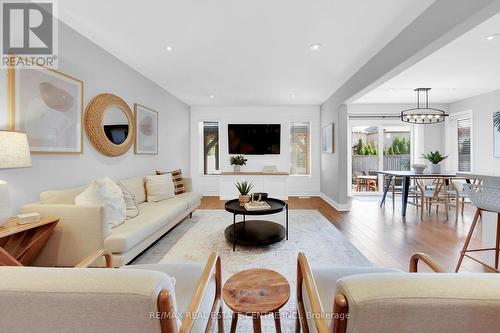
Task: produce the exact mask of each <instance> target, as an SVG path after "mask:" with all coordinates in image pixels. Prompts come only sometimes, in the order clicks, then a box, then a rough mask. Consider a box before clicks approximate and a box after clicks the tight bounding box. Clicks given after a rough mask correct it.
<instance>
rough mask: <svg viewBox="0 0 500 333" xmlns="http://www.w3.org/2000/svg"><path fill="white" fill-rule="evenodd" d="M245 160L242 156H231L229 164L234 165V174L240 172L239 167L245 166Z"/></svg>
mask: <svg viewBox="0 0 500 333" xmlns="http://www.w3.org/2000/svg"><path fill="white" fill-rule="evenodd" d="M247 161H248V160H247V159H246V158H245V157H243V155H238V156H231V157H230V158H229V163H230V164H231V165H234V172H240V169H241V166H242V165H246V164H247Z"/></svg>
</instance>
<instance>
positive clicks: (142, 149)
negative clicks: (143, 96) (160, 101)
mask: <svg viewBox="0 0 500 333" xmlns="http://www.w3.org/2000/svg"><path fill="white" fill-rule="evenodd" d="M141 112H143V113H146V114H147V113H149V114H150V115H152V116H153V117H151V118H148V121H151V123H147V124H145V123H143V121H144V120H145V119H144V118H143V117H142V115H141ZM134 118H135V144H134V154H136V155H158V141H159V140H158V124H159V122H158V120H159V114H158V111H155V110H153V109H151V108H148V107H146V106H144V105H141V104H138V103H134ZM145 127H146V128H145ZM145 130H146V133H141V131H143V132H144V131H145ZM149 132H151V133H150V134H149V135H147V133H149ZM145 139H150V140H151V139H153V140H154V142H153V148H152V149H147V148H148V147H147V145H146V144H144V143H142V142H141V140H145Z"/></svg>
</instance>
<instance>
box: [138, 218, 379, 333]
mask: <svg viewBox="0 0 500 333" xmlns="http://www.w3.org/2000/svg"><path fill="white" fill-rule="evenodd" d="M232 219H233V217H232V215H231V214H230V213H228V212H226V211H223V210H198V211H196V212H195V213H194V214H193V218H192V219H190V220H186V221H185V222H183V223H182V224H180V225H179V226H178V227H176V228H175V229H174V230H172V231H171V232H170V233H169V234H167V235H166V236H165V237H164V238H163V239H161V240H160V241H159V242H158V243H157V244H156V245H155V246H154V247H152V248H151V249H150V250H149V251H147V252H146V253H145V254H144V255H143V256H141V257H140V258H138V259H137V260H136V261H135V262H134V264H135V263H141V264H142V263H158V262H160V263H161V262H196V263H204V262H205V261H206V259H207V257H208V255H209V254H210V252H211V251H218V252H219V254H220V256H221V261H222V269H223V272H222V275H223V280H224V281H226V280H227V279H228V278H229V277H230V276H231V275H233V274H234V273H237V272H239V271H242V270H245V269H250V268H267V269H272V270H275V271H277V272H279V273H281V274H283V276H285V277H286V278H287V279H288V281H289V282H290V288H291V298H290V301H289V302H288V304H287V305H285V307H284V308H283V309H282V311H281V315H282V331H283V332H294V330H295V321H294V316H295V314H294V312H295V309H296V308H295V296H294V293H295V288H296V287H295V280H296V269H297V268H296V260H297V254H298V253H299V252H301V251H302V252H304V253H305V254H306V255H307V257H308V259H309V262H310V264H311V266H313V267H314V266H332V265H338V266H369V265H371V264H370V262H369V261H368V259H366V258H365V257H364V256H363V255H362V254H361V253H360V252H359V251H358V250H357V249H356V248H355V247H354V246H353V245H352V244H351V243H350V242H349V241H348V240H347V239H346V238H345V236H344V235H343V234H342V233H341V232H340V231H339V230H337V228H335V226H334V225H333V224H332V223H330V222H329V221H328V220H327V219H326V218H325V217H324V216H323V215H322V214H321V213H320V212H318V211H315V210H291V211H290V224H289V240H288V241H282V242H280V243H277V244H274V245H270V246H266V247H243V246H237V247H236V251H234V252H233V250H232V244H231V243H230V242H228V241H227V240H226V239H225V237H224V229H225V228H226V227H227V226H229V225H231V224H232ZM257 219H259V217H257ZM261 219H266V220H270V221H274V222H278V223H282V224H284V223H285V216H284V213H280V214H275V215H269V216H265V217H261ZM225 314H226V316H225V317H226V318H227V319H226V320H225V324H226V326H227V330H229V325H230V319H229V318H230V316H231V313H230V311H229V310H228V309H227V308H226V309H225ZM251 325H252V324H251V320H250V319H249V318H244V317H243V318H240V320H239V321H238V330H237V331H238V332H252V326H251ZM262 331H263V332H274V331H275V328H274V321H273V320H272V317H269V318H263V320H262Z"/></svg>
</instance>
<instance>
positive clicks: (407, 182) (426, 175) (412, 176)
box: [378, 170, 470, 218]
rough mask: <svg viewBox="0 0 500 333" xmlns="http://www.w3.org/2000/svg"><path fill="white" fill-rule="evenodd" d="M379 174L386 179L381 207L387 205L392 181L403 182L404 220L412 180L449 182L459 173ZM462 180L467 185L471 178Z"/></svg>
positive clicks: (402, 209)
mask: <svg viewBox="0 0 500 333" xmlns="http://www.w3.org/2000/svg"><path fill="white" fill-rule="evenodd" d="M378 174H381V175H383V176H384V178H385V182H384V194H383V195H382V200H381V201H380V207H382V206H383V205H384V203H385V198H386V196H387V192H388V191H389V187H390V185H391V182H392V179H393V178H400V179H402V180H403V188H402V195H401V216H402V217H403V218H405V217H406V206H407V205H408V194H409V191H410V180H411V179H445V180H449V179H452V178H457V177H458V176H457V173H456V172H452V171H450V172H448V171H441V172H430V171H427V172H420V173H419V172H415V171H414V170H411V171H392V170H387V171H378ZM460 178H465V181H466V182H467V183H470V178H467V177H464V176H463V175H462V176H460Z"/></svg>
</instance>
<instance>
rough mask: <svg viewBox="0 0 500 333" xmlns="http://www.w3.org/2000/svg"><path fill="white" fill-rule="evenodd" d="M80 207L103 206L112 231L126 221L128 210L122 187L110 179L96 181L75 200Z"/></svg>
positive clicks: (105, 218) (105, 217)
mask: <svg viewBox="0 0 500 333" xmlns="http://www.w3.org/2000/svg"><path fill="white" fill-rule="evenodd" d="M75 204H76V205H79V206H102V207H103V209H104V221H105V223H107V225H108V226H109V228H110V229H113V228H116V227H117V226H119V225H120V224H122V223H123V222H124V221H125V218H126V211H127V208H126V206H125V201H124V199H123V192H122V190H121V188H120V186H118V185H116V183H115V182H114V181H112V180H111V179H109V178H108V177H106V178H103V179H97V180H94V181H93V182H92V183H90V185H89V187H87V188H86V189H85V190H84V191H83V192H82V193H81V194H79V195H78V196H77V197H76V198H75Z"/></svg>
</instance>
